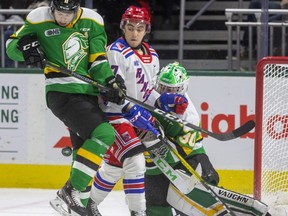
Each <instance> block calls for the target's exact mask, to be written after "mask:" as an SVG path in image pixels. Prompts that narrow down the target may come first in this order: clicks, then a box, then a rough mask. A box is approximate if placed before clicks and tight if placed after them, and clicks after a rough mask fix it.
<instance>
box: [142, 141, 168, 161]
mask: <svg viewBox="0 0 288 216" xmlns="http://www.w3.org/2000/svg"><path fill="white" fill-rule="evenodd" d="M144 144H145V147H146V148H147V151H148V152H149V153H150V155H151V157H153V155H155V156H157V157H160V158H165V157H166V156H167V154H168V152H169V147H168V146H167V144H166V143H165V142H163V141H161V140H160V139H156V140H153V141H148V142H144Z"/></svg>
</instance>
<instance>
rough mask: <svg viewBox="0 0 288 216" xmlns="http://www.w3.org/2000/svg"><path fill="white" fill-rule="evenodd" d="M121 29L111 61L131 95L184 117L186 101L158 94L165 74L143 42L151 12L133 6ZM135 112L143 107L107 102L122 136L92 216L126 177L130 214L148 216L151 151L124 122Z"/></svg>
mask: <svg viewBox="0 0 288 216" xmlns="http://www.w3.org/2000/svg"><path fill="white" fill-rule="evenodd" d="M120 28H121V29H122V31H123V37H120V38H119V39H117V40H116V41H115V42H114V43H112V44H111V45H110V46H109V47H108V48H107V57H108V61H109V64H110V65H111V68H112V70H114V73H115V75H116V74H117V75H118V74H119V75H121V76H122V77H123V79H124V80H125V83H126V85H127V86H128V87H127V95H129V96H131V97H133V98H136V99H138V100H140V101H142V102H145V103H148V104H150V105H152V106H154V104H155V102H156V101H157V102H156V103H157V104H158V105H159V106H160V107H161V108H162V109H164V110H165V111H173V112H176V113H182V112H184V111H185V109H186V107H187V99H186V98H185V97H184V96H183V95H178V94H169V95H166V94H165V95H163V96H162V95H159V94H158V93H157V92H156V91H155V90H154V86H155V82H156V77H157V76H156V74H157V73H158V71H159V59H158V55H157V53H156V52H155V50H154V49H153V48H152V47H151V46H150V45H149V44H147V43H146V42H144V41H143V39H144V36H145V35H146V34H147V33H149V32H150V30H151V24H150V17H149V15H148V12H147V11H146V9H145V8H139V7H135V6H130V7H129V8H128V9H127V10H126V11H125V13H124V14H123V16H122V19H121V23H120ZM127 106H132V109H131V111H133V112H138V109H139V107H134V106H133V105H131V104H125V105H123V106H116V105H115V104H113V105H112V104H110V103H106V102H105V98H104V103H103V106H102V109H103V111H104V112H105V113H106V116H107V117H108V119H109V120H110V123H111V124H112V125H113V126H114V128H115V130H116V140H115V143H114V144H113V145H112V146H111V148H110V149H109V150H108V151H107V153H106V154H105V156H104V157H103V159H104V162H103V163H102V166H101V167H100V169H99V170H98V172H97V173H96V176H95V178H94V182H93V184H92V188H91V193H90V199H89V201H88V205H87V211H88V215H89V216H90V215H101V214H100V213H99V211H98V209H97V206H98V205H99V204H100V203H101V202H102V201H103V200H104V198H105V197H106V196H107V195H108V193H109V192H110V191H111V190H112V189H113V187H114V185H115V184H116V183H117V181H118V180H119V179H120V178H121V177H123V186H124V192H125V196H126V201H127V204H128V208H129V210H130V212H131V215H133V216H136V215H137V216H145V215H146V200H145V188H144V173H145V158H144V155H143V151H144V150H145V148H144V146H143V145H142V143H141V141H140V140H139V138H138V136H137V134H136V132H135V128H133V127H132V126H131V124H130V123H129V122H128V121H127V120H126V119H127V116H129V115H130V113H131V111H130V112H129V113H128V114H125V115H124V117H125V118H123V110H124V111H125V109H126V107H127ZM149 150H150V151H151V152H153V153H154V154H155V155H158V156H160V157H165V155H166V153H167V152H168V148H167V146H166V145H165V144H164V143H162V142H161V141H160V140H159V139H156V138H154V140H153V141H152V142H150V147H149Z"/></svg>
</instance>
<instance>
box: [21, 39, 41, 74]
mask: <svg viewBox="0 0 288 216" xmlns="http://www.w3.org/2000/svg"><path fill="white" fill-rule="evenodd" d="M17 45H18V49H19V50H20V51H21V52H22V53H23V57H24V60H25V63H26V64H27V65H33V64H37V63H40V64H41V67H42V68H44V59H45V58H44V54H43V52H42V51H41V49H40V43H39V41H38V39H37V37H36V36H35V35H25V36H23V37H22V38H20V39H19V41H18V43H17Z"/></svg>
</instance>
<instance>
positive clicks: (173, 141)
mask: <svg viewBox="0 0 288 216" xmlns="http://www.w3.org/2000/svg"><path fill="white" fill-rule="evenodd" d="M188 83H189V77H188V74H187V72H186V70H185V68H184V67H183V66H181V65H180V64H179V63H178V62H175V63H170V64H168V65H167V66H165V67H163V68H162V69H161V71H160V73H159V74H158V78H157V83H156V90H157V91H158V92H159V93H160V94H163V92H167V93H178V94H183V95H184V96H185V97H186V98H187V99H188V107H187V108H186V110H185V112H184V114H182V115H181V114H175V115H176V116H177V117H179V118H180V119H183V120H185V121H187V122H190V123H192V124H194V125H200V118H199V115H198V113H197V111H196V109H195V107H194V105H193V103H192V101H191V100H190V98H189V96H188V94H187V90H188ZM155 117H156V118H157V120H158V121H159V122H160V123H161V125H162V127H163V129H164V131H165V134H169V132H170V131H179V128H180V129H181V130H182V132H178V134H177V135H176V136H173V137H169V136H168V142H169V144H170V145H171V146H173V148H174V149H176V150H177V151H178V153H179V154H180V155H181V156H182V157H183V158H185V160H186V161H187V162H188V164H190V165H191V167H193V168H194V169H196V168H197V166H198V165H199V164H200V165H201V177H202V179H203V180H204V181H205V182H207V183H208V184H209V185H210V186H211V187H212V188H213V190H214V191H216V193H217V194H218V196H219V197H221V198H222V199H223V200H225V202H227V203H229V205H230V208H233V210H234V212H235V213H236V215H237V216H238V215H259V216H262V215H269V213H267V211H268V208H267V205H265V204H264V203H261V202H259V201H257V200H254V199H253V198H251V197H248V196H245V195H242V194H239V193H236V192H233V191H229V190H226V189H224V188H219V187H217V185H218V183H219V176H218V173H217V172H216V170H215V169H214V167H213V165H212V164H211V162H210V160H209V158H208V156H207V154H206V153H205V150H204V148H203V145H202V136H201V134H200V133H199V132H198V131H194V130H192V129H191V128H188V127H186V126H184V127H183V128H182V126H181V125H177V124H171V123H172V122H169V120H165V118H164V119H163V117H161V116H160V115H159V116H155ZM166 121H167V122H166ZM147 138H148V139H149V137H147ZM147 138H146V137H144V138H142V141H143V142H145V139H147ZM146 156H147V159H146V161H147V163H146V173H145V190H146V193H145V195H146V205H147V216H163V215H165V216H172V215H177V216H178V215H179V216H187V215H193V216H205V215H211V216H220V215H227V214H225V212H226V213H227V211H226V209H225V208H224V206H223V205H222V204H221V203H219V202H218V201H217V200H216V199H215V198H214V197H213V196H211V194H210V193H209V191H207V189H206V188H205V187H203V186H202V185H201V183H200V181H199V180H197V179H196V178H195V177H193V175H192V176H191V174H187V172H188V171H187V168H186V167H185V166H184V165H183V164H182V163H181V162H180V161H179V159H178V158H177V156H176V155H175V154H174V153H173V152H172V151H170V152H169V153H168V154H167V156H166V157H165V160H166V161H167V162H169V164H170V165H171V166H172V167H173V168H174V169H175V170H176V172H178V173H179V174H180V175H181V176H182V179H183V184H184V182H185V181H189V182H190V185H191V186H190V187H191V189H189V190H190V192H189V193H188V194H183V193H181V192H180V191H179V190H177V189H176V188H177V185H176V187H175V185H173V184H171V182H170V181H169V180H168V178H167V177H166V176H165V175H164V174H163V173H162V172H161V170H160V169H159V168H158V166H155V164H154V163H153V162H152V160H151V155H149V154H148V153H146ZM179 170H182V171H184V173H183V172H179ZM171 176H173V174H172V173H170V177H171ZM191 182H193V184H192V183H191ZM178 186H179V185H178ZM231 197H236V198H237V199H235V198H231Z"/></svg>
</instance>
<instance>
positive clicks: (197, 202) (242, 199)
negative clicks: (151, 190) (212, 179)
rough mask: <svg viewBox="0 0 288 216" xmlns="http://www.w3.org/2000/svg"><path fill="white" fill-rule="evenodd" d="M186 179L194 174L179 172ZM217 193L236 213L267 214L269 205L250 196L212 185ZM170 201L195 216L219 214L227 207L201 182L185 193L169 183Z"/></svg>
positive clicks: (261, 215) (168, 197)
mask: <svg viewBox="0 0 288 216" xmlns="http://www.w3.org/2000/svg"><path fill="white" fill-rule="evenodd" d="M179 174H181V175H182V177H183V178H184V179H187V178H194V177H193V175H192V176H191V175H189V174H185V173H183V172H179ZM211 188H212V189H213V190H214V191H215V192H216V193H217V195H218V196H219V197H220V198H221V199H222V200H223V201H224V202H226V204H227V205H228V206H229V207H230V208H231V209H233V212H234V213H235V214H236V215H239V216H240V215H257V216H264V215H266V214H267V211H268V207H267V205H265V204H264V203H262V202H260V201H257V200H255V199H253V198H251V197H249V196H246V195H243V194H239V193H236V192H233V191H230V190H227V189H224V188H220V187H217V186H211ZM167 201H168V203H169V204H170V205H171V206H173V207H174V208H175V209H178V210H179V211H181V212H183V213H185V214H187V215H193V216H202V215H211V216H218V215H222V214H223V213H224V212H225V208H223V206H222V205H221V204H220V203H219V202H217V200H216V199H215V198H214V197H213V196H212V195H211V194H210V193H209V192H208V191H207V190H206V189H205V188H204V187H203V186H202V185H201V183H200V182H198V183H196V184H195V185H194V189H193V190H192V191H191V192H190V193H189V194H186V195H184V194H183V193H181V192H179V190H177V189H176V188H175V187H174V186H173V185H172V184H170V185H169V189H168V194H167Z"/></svg>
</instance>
